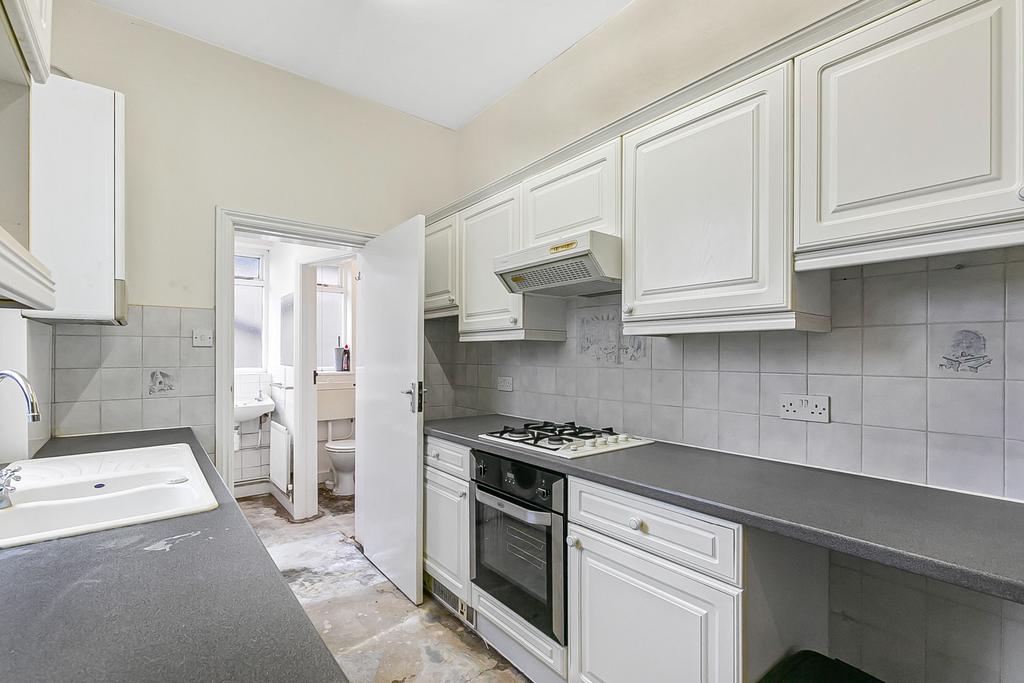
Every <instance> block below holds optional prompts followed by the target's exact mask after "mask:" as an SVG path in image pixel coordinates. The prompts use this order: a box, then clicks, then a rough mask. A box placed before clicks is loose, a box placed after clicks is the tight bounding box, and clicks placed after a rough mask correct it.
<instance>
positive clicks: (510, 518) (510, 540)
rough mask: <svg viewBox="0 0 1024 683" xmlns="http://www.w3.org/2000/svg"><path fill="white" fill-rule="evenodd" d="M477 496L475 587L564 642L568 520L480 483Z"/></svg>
mask: <svg viewBox="0 0 1024 683" xmlns="http://www.w3.org/2000/svg"><path fill="white" fill-rule="evenodd" d="M475 496H476V501H475V505H476V510H475V526H476V528H475V534H476V538H475V539H474V540H475V544H474V546H475V563H474V567H473V569H474V576H473V583H475V584H476V585H477V586H479V587H480V588H482V589H483V590H484V591H486V592H487V593H488V594H489V595H491V597H493V598H495V599H496V600H498V601H500V602H501V603H502V604H503V605H505V606H506V607H508V608H509V609H511V610H513V611H514V612H515V613H516V614H518V615H519V616H521V617H522V618H523V619H525V620H526V621H528V622H529V623H530V624H532V625H533V626H534V627H535V628H536V629H537V630H539V631H541V632H542V633H544V634H546V635H548V636H549V637H551V638H554V639H555V640H557V641H558V642H560V643H564V640H565V628H564V613H565V605H564V601H563V595H564V577H563V574H564V569H563V567H562V540H561V539H562V533H563V529H562V526H563V521H562V516H561V515H559V514H558V513H553V512H550V511H548V510H542V509H540V508H536V507H533V506H531V505H529V504H528V503H523V502H520V501H515V500H512V499H510V498H508V497H507V496H505V495H503V494H501V493H499V492H497V491H495V490H494V489H490V488H487V487H484V486H480V485H479V484H478V485H477V486H476V494H475ZM552 577H555V579H554V581H552Z"/></svg>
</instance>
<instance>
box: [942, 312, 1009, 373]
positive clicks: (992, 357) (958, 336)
mask: <svg viewBox="0 0 1024 683" xmlns="http://www.w3.org/2000/svg"><path fill="white" fill-rule="evenodd" d="M1004 358H1005V353H1004V351H1003V323H956V324H952V325H950V324H948V323H947V324H941V325H929V326H928V376H929V377H966V378H971V379H1003V377H1004V376H1005V372H1006V368H1005V365H1004Z"/></svg>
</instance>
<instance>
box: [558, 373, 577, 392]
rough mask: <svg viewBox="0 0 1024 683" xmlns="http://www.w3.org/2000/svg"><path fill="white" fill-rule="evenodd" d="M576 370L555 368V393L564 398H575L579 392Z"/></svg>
mask: <svg viewBox="0 0 1024 683" xmlns="http://www.w3.org/2000/svg"><path fill="white" fill-rule="evenodd" d="M577 386H578V385H577V384H576V368H574V367H573V368H565V367H559V368H555V392H556V393H558V394H562V395H563V396H575V395H576V391H577Z"/></svg>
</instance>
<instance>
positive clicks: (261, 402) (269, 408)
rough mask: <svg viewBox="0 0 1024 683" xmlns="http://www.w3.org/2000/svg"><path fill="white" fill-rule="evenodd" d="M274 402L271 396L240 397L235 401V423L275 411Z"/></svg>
mask: <svg viewBox="0 0 1024 683" xmlns="http://www.w3.org/2000/svg"><path fill="white" fill-rule="evenodd" d="M274 408H275V406H274V402H273V401H272V400H270V399H269V398H240V399H237V400H236V401H235V423H236V424H237V423H239V422H248V421H249V420H255V419H256V418H257V417H260V416H261V415H266V414H267V413H272V412H274Z"/></svg>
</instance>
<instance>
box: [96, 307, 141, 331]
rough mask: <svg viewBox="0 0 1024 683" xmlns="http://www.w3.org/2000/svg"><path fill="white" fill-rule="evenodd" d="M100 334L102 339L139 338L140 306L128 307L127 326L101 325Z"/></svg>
mask: <svg viewBox="0 0 1024 683" xmlns="http://www.w3.org/2000/svg"><path fill="white" fill-rule="evenodd" d="M100 334H102V335H103V336H104V337H141V336H142V306H129V307H128V324H127V325H103V326H102V329H101V332H100Z"/></svg>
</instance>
